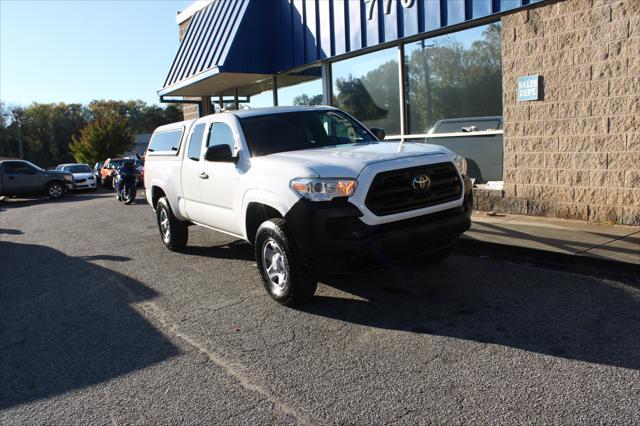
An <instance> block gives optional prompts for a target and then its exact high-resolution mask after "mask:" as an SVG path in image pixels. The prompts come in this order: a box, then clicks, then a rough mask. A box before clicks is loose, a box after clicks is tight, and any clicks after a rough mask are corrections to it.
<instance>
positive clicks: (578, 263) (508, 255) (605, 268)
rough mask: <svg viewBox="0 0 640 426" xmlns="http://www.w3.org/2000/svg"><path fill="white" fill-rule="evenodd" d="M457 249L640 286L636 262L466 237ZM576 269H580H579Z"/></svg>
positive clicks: (460, 241) (638, 267)
mask: <svg viewBox="0 0 640 426" xmlns="http://www.w3.org/2000/svg"><path fill="white" fill-rule="evenodd" d="M456 248H457V249H458V251H460V252H462V253H465V254H471V255H481V254H486V255H490V256H492V257H496V258H499V259H503V260H515V261H520V262H530V263H537V264H540V263H542V266H546V267H550V268H552V269H558V270H563V271H566V272H574V273H581V274H585V273H587V272H589V273H597V274H603V275H606V276H609V277H612V278H617V279H622V280H624V281H627V282H629V281H630V283H632V284H633V283H635V284H636V285H640V265H636V264H633V263H627V262H620V261H617V260H608V259H601V258H597V257H590V256H581V255H577V254H567V253H557V252H551V251H546V250H539V249H533V248H528V247H521V246H511V245H506V244H498V243H491V242H485V241H479V240H473V239H471V238H468V237H464V236H463V237H462V238H460V239H459V240H458V243H457V244H456ZM576 268H580V269H579V270H576Z"/></svg>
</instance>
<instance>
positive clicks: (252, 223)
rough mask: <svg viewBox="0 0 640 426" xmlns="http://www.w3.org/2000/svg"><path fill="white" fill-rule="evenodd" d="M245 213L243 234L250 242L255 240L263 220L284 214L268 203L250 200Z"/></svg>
mask: <svg viewBox="0 0 640 426" xmlns="http://www.w3.org/2000/svg"><path fill="white" fill-rule="evenodd" d="M245 211H246V213H245V235H246V237H247V241H248V242H249V243H251V244H253V243H254V242H255V238H256V232H257V231H258V228H259V227H260V224H262V223H263V222H264V221H266V220H269V219H274V218H280V219H283V218H284V216H283V215H282V213H280V211H278V210H277V209H276V208H274V207H271V206H270V205H268V204H263V203H260V202H257V201H252V202H250V203H249V204H248V205H247V208H246V210H245Z"/></svg>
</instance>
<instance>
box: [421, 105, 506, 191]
mask: <svg viewBox="0 0 640 426" xmlns="http://www.w3.org/2000/svg"><path fill="white" fill-rule="evenodd" d="M425 142H426V143H430V144H434V145H442V146H444V147H446V148H449V149H450V150H452V151H453V152H455V153H456V154H459V155H461V156H463V157H464V158H465V159H466V160H467V175H468V176H469V177H470V178H471V179H473V180H474V181H475V183H476V184H484V183H487V182H488V181H501V180H502V176H503V166H502V164H503V157H504V153H503V142H502V117H501V116H490V117H469V118H449V119H445V120H440V121H438V122H437V123H436V124H435V126H433V128H432V129H431V130H429V133H428V134H427V137H426V140H425Z"/></svg>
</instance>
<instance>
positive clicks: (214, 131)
mask: <svg viewBox="0 0 640 426" xmlns="http://www.w3.org/2000/svg"><path fill="white" fill-rule="evenodd" d="M213 145H229V147H230V148H231V152H233V147H234V146H235V144H234V138H233V132H232V131H231V128H230V127H229V126H227V125H226V124H224V123H213V124H212V125H211V131H210V132H209V140H207V146H208V147H209V146H213Z"/></svg>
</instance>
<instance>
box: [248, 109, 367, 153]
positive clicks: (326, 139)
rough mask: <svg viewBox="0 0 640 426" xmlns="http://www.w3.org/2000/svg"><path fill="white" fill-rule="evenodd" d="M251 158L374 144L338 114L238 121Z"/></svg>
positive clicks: (357, 126) (359, 127)
mask: <svg viewBox="0 0 640 426" xmlns="http://www.w3.org/2000/svg"><path fill="white" fill-rule="evenodd" d="M240 125H241V126H242V130H243V132H244V136H245V139H246V140H247V144H248V145H249V150H250V151H251V155H252V156H253V157H259V156H262V155H269V154H275V153H277V152H286V151H299V150H302V149H311V148H321V147H325V146H335V145H346V144H356V143H363V142H374V141H376V139H375V138H374V137H373V136H371V135H370V134H369V132H367V131H366V129H365V128H364V127H362V125H360V124H358V123H357V122H356V121H354V120H352V119H351V118H350V117H349V116H347V115H346V114H344V113H342V112H340V111H300V112H287V113H278V114H270V115H257V116H254V117H245V118H242V119H240Z"/></svg>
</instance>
